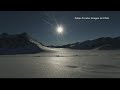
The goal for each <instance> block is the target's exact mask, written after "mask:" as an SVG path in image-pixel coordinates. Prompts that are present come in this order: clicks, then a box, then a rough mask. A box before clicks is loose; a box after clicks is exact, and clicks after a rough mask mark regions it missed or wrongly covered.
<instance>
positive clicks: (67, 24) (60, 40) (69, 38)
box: [0, 11, 120, 45]
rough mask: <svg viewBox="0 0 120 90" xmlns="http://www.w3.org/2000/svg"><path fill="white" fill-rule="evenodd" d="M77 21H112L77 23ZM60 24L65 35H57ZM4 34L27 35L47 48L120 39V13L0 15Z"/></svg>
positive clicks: (71, 12) (15, 13) (87, 12)
mask: <svg viewBox="0 0 120 90" xmlns="http://www.w3.org/2000/svg"><path fill="white" fill-rule="evenodd" d="M74 17H109V18H110V19H109V20H75V19H74ZM43 20H46V21H48V22H49V23H50V24H52V26H51V25H50V24H48V23H46V22H44V21H43ZM56 22H57V23H58V24H59V25H62V26H63V28H64V33H63V34H62V35H58V33H57V32H56V27H57V25H56ZM4 32H6V33H10V34H15V33H22V32H27V33H29V34H30V35H31V36H32V37H34V38H35V39H37V40H39V41H40V42H42V43H43V44H45V45H63V44H67V43H73V42H82V41H84V40H88V39H95V38H98V37H103V36H105V37H107V36H110V37H117V36H120V11H0V33H4Z"/></svg>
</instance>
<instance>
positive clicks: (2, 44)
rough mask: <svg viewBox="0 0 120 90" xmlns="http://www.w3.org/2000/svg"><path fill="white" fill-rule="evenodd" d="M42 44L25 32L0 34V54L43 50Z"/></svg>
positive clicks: (28, 52)
mask: <svg viewBox="0 0 120 90" xmlns="http://www.w3.org/2000/svg"><path fill="white" fill-rule="evenodd" d="M44 47H45V46H44V45H43V44H42V43H40V42H37V40H34V39H33V38H31V37H30V36H29V35H28V34H27V33H26V32H25V33H21V34H15V35H9V34H7V33H3V34H1V35H0V54H26V53H27V54H30V53H39V52H42V51H45V50H44Z"/></svg>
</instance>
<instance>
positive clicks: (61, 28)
mask: <svg viewBox="0 0 120 90" xmlns="http://www.w3.org/2000/svg"><path fill="white" fill-rule="evenodd" d="M57 32H58V34H62V33H63V27H62V26H58V27H57Z"/></svg>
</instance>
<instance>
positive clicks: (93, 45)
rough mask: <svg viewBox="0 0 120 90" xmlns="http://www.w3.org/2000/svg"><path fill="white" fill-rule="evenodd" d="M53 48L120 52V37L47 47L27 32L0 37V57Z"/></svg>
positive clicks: (4, 34)
mask: <svg viewBox="0 0 120 90" xmlns="http://www.w3.org/2000/svg"><path fill="white" fill-rule="evenodd" d="M49 47H51V48H49ZM52 48H70V49H77V50H92V49H95V50H120V37H116V38H111V37H101V38H97V39H94V40H86V41H84V42H76V43H72V44H67V45H62V46H48V47H47V46H45V45H44V44H42V43H41V42H38V41H37V40H35V39H33V38H32V37H30V35H28V34H27V33H26V32H25V33H21V34H14V35H9V34H7V33H3V34H1V35H0V55H6V54H33V53H40V52H45V51H51V50H52Z"/></svg>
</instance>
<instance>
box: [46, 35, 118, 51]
mask: <svg viewBox="0 0 120 90" xmlns="http://www.w3.org/2000/svg"><path fill="white" fill-rule="evenodd" d="M48 47H54V48H70V49H79V50H91V49H96V50H119V49H120V37H116V38H111V37H101V38H97V39H94V40H86V41H84V42H76V43H72V44H67V45H62V46H48Z"/></svg>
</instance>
